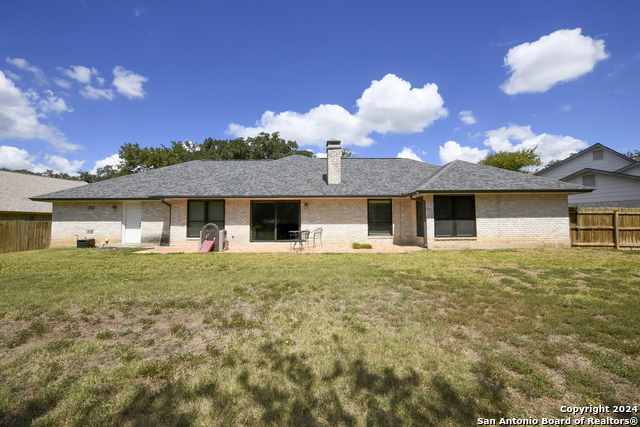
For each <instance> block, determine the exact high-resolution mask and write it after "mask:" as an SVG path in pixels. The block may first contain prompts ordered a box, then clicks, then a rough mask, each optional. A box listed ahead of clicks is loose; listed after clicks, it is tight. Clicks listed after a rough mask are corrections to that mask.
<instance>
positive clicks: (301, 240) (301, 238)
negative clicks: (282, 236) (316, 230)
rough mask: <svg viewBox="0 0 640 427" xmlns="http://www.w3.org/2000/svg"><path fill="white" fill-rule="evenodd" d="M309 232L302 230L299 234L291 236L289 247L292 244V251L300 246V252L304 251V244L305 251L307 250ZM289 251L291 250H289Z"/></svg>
mask: <svg viewBox="0 0 640 427" xmlns="http://www.w3.org/2000/svg"><path fill="white" fill-rule="evenodd" d="M310 233H311V231H310V230H302V231H300V232H299V233H294V234H292V235H291V241H290V243H289V244H290V245H291V244H292V243H293V249H295V248H296V245H298V244H300V250H301V251H302V250H304V245H305V243H306V244H307V249H309V234H310ZM290 249H291V248H290Z"/></svg>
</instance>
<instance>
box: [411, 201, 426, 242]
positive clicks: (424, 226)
mask: <svg viewBox="0 0 640 427" xmlns="http://www.w3.org/2000/svg"><path fill="white" fill-rule="evenodd" d="M416 194H420V193H419V192H417V191H416ZM409 198H410V199H411V200H415V201H416V202H422V221H423V224H422V234H423V236H422V238H423V240H424V248H425V249H429V247H428V246H427V204H426V203H425V201H424V196H423V197H422V199H420V200H418V199H414V198H413V195H411V194H409Z"/></svg>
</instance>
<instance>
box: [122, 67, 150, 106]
mask: <svg viewBox="0 0 640 427" xmlns="http://www.w3.org/2000/svg"><path fill="white" fill-rule="evenodd" d="M113 75H114V77H115V78H114V79H113V85H114V86H115V87H116V90H117V91H118V93H120V94H121V95H124V96H126V97H127V98H129V99H133V98H144V96H145V93H144V90H143V89H142V84H143V83H144V82H146V81H147V80H149V78H148V77H144V76H141V75H140V74H136V73H134V72H133V71H129V70H126V69H125V68H124V67H121V66H119V65H118V66H116V67H115V68H114V69H113Z"/></svg>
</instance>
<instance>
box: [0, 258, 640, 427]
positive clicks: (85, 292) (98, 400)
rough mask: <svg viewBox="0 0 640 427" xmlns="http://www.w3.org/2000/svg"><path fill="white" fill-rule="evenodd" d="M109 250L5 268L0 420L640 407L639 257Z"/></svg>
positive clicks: (410, 417)
mask: <svg viewBox="0 0 640 427" xmlns="http://www.w3.org/2000/svg"><path fill="white" fill-rule="evenodd" d="M112 252H113V253H105V252H103V253H95V252H92V251H90V250H78V249H68V250H50V251H38V252H32V253H21V254H9V255H2V256H0V294H2V295H3V299H2V300H0V424H2V425H5V424H6V425H32V424H33V425H60V424H66V425H78V426H80V425H98V426H100V425H105V426H106V425H171V426H173V425H302V426H304V425H313V426H315V425H430V424H431V425H470V424H473V423H474V421H475V420H476V419H477V418H479V417H482V418H496V417H498V418H499V417H511V416H533V417H536V416H537V417H541V416H547V417H549V416H554V415H559V414H555V412H554V411H556V409H554V408H559V406H560V405H562V404H571V405H588V404H609V405H611V404H615V403H625V404H626V403H634V402H635V403H637V402H638V401H640V396H638V390H640V371H639V368H640V364H639V363H638V357H639V356H640V342H639V340H640V326H639V325H640V313H639V312H638V310H637V307H638V303H639V302H640V278H639V276H638V275H637V274H636V272H637V271H640V261H639V260H640V258H639V257H638V254H626V253H621V252H613V251H606V250H573V249H572V250H562V251H561V250H505V251H461V252H454V251H440V252H426V251H425V252H416V253H409V254H403V255H400V254H337V255H336V254H333V255H323V254H310V255H305V256H302V257H299V256H296V257H290V256H287V255H288V254H223V255H220V254H209V255H210V256H202V255H200V254H188V255H186V254H181V255H132V254H131V253H128V252H126V251H121V252H118V253H116V252H115V251H112ZM41 271H46V272H47V273H46V274H42V273H39V272H41ZM212 277H213V278H215V280H212Z"/></svg>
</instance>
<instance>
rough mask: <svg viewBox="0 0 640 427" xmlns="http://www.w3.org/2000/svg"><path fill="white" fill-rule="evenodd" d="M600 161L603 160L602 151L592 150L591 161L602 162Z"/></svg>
mask: <svg viewBox="0 0 640 427" xmlns="http://www.w3.org/2000/svg"><path fill="white" fill-rule="evenodd" d="M602 159H604V150H594V151H593V160H602Z"/></svg>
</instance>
